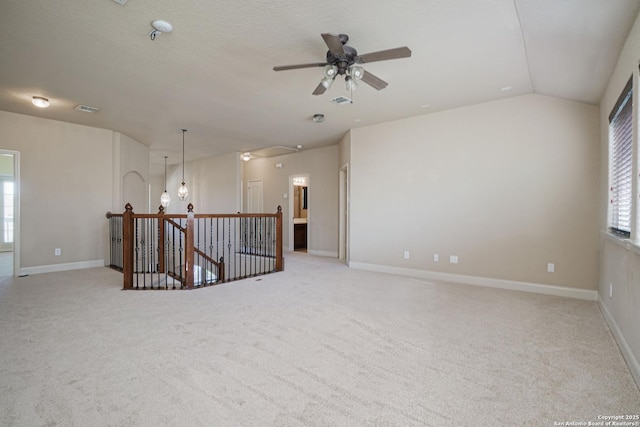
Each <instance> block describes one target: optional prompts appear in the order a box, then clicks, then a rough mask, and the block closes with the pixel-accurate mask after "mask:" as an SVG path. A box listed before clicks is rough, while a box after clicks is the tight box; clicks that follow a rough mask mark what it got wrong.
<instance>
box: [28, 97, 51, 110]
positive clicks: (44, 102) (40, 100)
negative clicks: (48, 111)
mask: <svg viewBox="0 0 640 427" xmlns="http://www.w3.org/2000/svg"><path fill="white" fill-rule="evenodd" d="M31 102H32V103H33V105H35V106H36V107H38V108H47V107H48V106H49V100H48V99H47V98H45V97H43V96H34V97H33V98H31Z"/></svg>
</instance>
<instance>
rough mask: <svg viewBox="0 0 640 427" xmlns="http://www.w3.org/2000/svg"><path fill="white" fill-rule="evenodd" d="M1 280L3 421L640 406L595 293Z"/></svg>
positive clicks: (616, 410) (515, 414)
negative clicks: (578, 296) (584, 297)
mask: <svg viewBox="0 0 640 427" xmlns="http://www.w3.org/2000/svg"><path fill="white" fill-rule="evenodd" d="M286 270H287V271H285V272H283V273H277V274H272V275H269V276H263V277H261V278H253V279H248V280H244V281H239V282H234V283H229V284H224V285H219V286H215V287H212V288H207V289H199V290H194V291H121V290H120V288H121V275H120V273H117V272H114V271H111V270H109V269H107V268H103V269H91V270H77V271H72V272H64V273H51V274H42V275H34V276H29V277H24V278H17V279H4V281H3V282H1V283H0V325H1V329H0V344H1V348H0V425H2V426H56V425H60V426H102V425H111V426H200V425H201V426H480V425H487V426H489V425H492V426H493V425H497V426H501V425H511V426H523V425H524V426H554V425H559V424H554V423H560V422H567V421H578V422H588V421H597V420H598V416H602V415H616V414H638V413H640V392H639V391H638V388H637V386H636V384H635V383H634V381H633V379H632V377H631V374H630V373H629V370H628V368H627V366H626V365H625V362H624V360H623V358H622V356H621V354H620V352H619V350H618V348H617V347H616V344H615V342H614V340H613V338H612V336H611V334H610V332H609V330H608V329H607V326H606V324H605V322H604V320H603V317H602V315H601V313H600V311H599V309H598V306H597V304H596V303H594V302H586V301H579V300H572V299H566V298H560V297H553V296H543V295H535V294H529V293H523V292H515V291H507V290H498V289H489V288H480V287H473V286H464V285H458V284H447V283H428V282H426V281H422V280H415V279H410V278H403V277H394V276H390V275H383V274H376V273H371V272H364V271H355V270H349V269H348V268H346V267H345V266H344V265H341V264H340V263H339V262H337V261H336V260H331V259H325V258H318V257H313V256H309V255H305V254H292V255H288V256H287V258H286Z"/></svg>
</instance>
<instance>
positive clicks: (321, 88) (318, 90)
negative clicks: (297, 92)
mask: <svg viewBox="0 0 640 427" xmlns="http://www.w3.org/2000/svg"><path fill="white" fill-rule="evenodd" d="M326 90H327V88H326V87H324V85H323V84H322V83H320V84H319V85H318V86H316V88H315V90H314V91H313V94H314V95H322V94H323V93H325V92H326Z"/></svg>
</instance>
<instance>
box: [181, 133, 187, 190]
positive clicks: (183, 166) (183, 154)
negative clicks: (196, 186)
mask: <svg viewBox="0 0 640 427" xmlns="http://www.w3.org/2000/svg"><path fill="white" fill-rule="evenodd" d="M186 131H187V130H186V129H182V184H183V185H184V133H185V132H186Z"/></svg>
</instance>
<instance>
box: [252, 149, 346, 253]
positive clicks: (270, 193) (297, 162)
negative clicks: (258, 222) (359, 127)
mask: <svg viewBox="0 0 640 427" xmlns="http://www.w3.org/2000/svg"><path fill="white" fill-rule="evenodd" d="M276 163H282V166H283V167H282V168H280V169H279V168H276V167H275V164H276ZM305 174H308V175H309V179H310V181H309V187H308V188H309V190H308V191H309V193H308V203H309V212H310V220H309V224H308V229H307V237H308V239H307V241H308V252H309V253H311V254H316V255H324V256H337V253H338V178H339V177H338V146H337V145H333V146H330V147H324V148H317V149H314V150H303V151H301V152H298V153H293V154H287V155H284V156H275V157H266V158H258V159H252V160H251V161H249V162H246V163H245V165H244V174H243V177H244V178H243V181H244V183H245V186H246V183H247V182H248V181H249V180H258V179H261V180H262V182H263V188H264V210H265V212H274V213H275V212H276V211H277V208H278V206H279V205H280V206H282V216H283V239H284V245H285V247H286V246H287V242H288V241H289V225H290V222H291V218H293V212H289V200H288V199H286V198H284V194H288V193H289V177H290V176H292V175H305ZM245 193H246V192H245ZM245 196H246V194H245ZM290 196H291V197H293V195H290Z"/></svg>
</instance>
